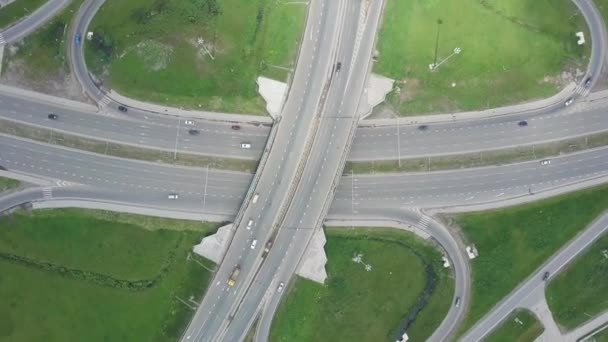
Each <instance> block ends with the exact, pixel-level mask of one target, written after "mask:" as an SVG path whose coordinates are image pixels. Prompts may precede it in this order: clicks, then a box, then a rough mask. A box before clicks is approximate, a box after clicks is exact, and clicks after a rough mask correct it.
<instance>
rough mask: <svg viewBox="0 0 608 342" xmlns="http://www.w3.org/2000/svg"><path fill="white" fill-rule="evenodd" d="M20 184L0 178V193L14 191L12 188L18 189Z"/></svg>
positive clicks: (9, 179)
mask: <svg viewBox="0 0 608 342" xmlns="http://www.w3.org/2000/svg"><path fill="white" fill-rule="evenodd" d="M20 184H21V183H20V182H19V181H18V180H14V179H11V178H4V177H0V192H2V191H6V190H10V189H14V188H16V187H18V186H19V185H20Z"/></svg>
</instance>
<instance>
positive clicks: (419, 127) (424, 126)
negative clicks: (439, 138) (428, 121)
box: [418, 125, 429, 131]
mask: <svg viewBox="0 0 608 342" xmlns="http://www.w3.org/2000/svg"><path fill="white" fill-rule="evenodd" d="M418 129H419V130H421V131H426V130H427V129H429V126H428V125H420V126H418Z"/></svg>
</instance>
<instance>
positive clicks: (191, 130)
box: [188, 128, 200, 135]
mask: <svg viewBox="0 0 608 342" xmlns="http://www.w3.org/2000/svg"><path fill="white" fill-rule="evenodd" d="M199 133H200V131H199V130H198V129H196V128H191V129H190V130H188V134H190V135H197V134H199Z"/></svg>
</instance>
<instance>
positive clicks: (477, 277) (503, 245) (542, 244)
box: [455, 186, 608, 333]
mask: <svg viewBox="0 0 608 342" xmlns="http://www.w3.org/2000/svg"><path fill="white" fill-rule="evenodd" d="M606 208H608V186H601V187H597V188H592V189H588V190H583V191H579V192H575V193H571V194H566V195H563V196H559V197H555V198H551V199H547V200H543V201H539V202H535V203H532V204H526V205H521V206H516V207H511V208H505V209H500V210H493V211H486V212H479V213H471V214H463V215H459V216H456V217H455V223H456V224H458V225H459V226H460V227H461V229H462V232H463V233H464V235H465V236H466V239H467V240H468V241H469V242H470V243H473V244H475V246H476V247H477V250H478V251H479V257H478V258H477V259H475V260H474V261H473V262H472V278H473V279H472V284H471V306H470V309H469V312H468V315H467V317H466V318H465V321H464V322H463V325H462V327H461V331H460V332H461V333H464V332H465V330H466V329H468V328H470V327H471V326H472V325H473V324H474V323H475V322H476V321H477V320H479V319H480V318H481V317H482V316H483V315H484V314H485V313H486V312H488V311H489V310H490V309H491V308H492V307H493V306H494V305H495V304H496V303H497V302H498V301H499V300H500V299H502V298H503V297H504V296H506V295H507V294H508V293H509V292H511V291H512V290H513V289H514V288H515V287H516V286H517V285H518V284H519V283H520V282H521V281H522V280H524V279H525V278H526V277H527V276H529V275H530V274H531V273H532V272H533V271H534V270H535V269H536V268H538V267H539V266H540V265H541V264H542V263H543V262H544V261H545V260H547V259H548V258H549V257H550V256H551V255H553V254H554V253H555V252H556V251H557V250H558V249H559V248H561V247H562V246H563V245H564V244H565V243H566V242H568V241H569V240H571V239H572V238H573V237H574V236H575V235H576V233H578V232H580V231H581V230H583V229H584V228H585V227H587V225H588V224H589V223H591V222H592V221H593V220H594V219H595V218H596V217H597V216H598V215H599V214H600V213H601V212H602V211H603V210H605V209H606Z"/></svg>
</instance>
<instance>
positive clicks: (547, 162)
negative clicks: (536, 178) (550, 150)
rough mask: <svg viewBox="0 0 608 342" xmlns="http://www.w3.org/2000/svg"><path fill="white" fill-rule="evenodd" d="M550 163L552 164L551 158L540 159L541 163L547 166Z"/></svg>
mask: <svg viewBox="0 0 608 342" xmlns="http://www.w3.org/2000/svg"><path fill="white" fill-rule="evenodd" d="M549 164H551V160H550V159H543V160H541V161H540V165H541V166H547V165H549Z"/></svg>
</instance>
